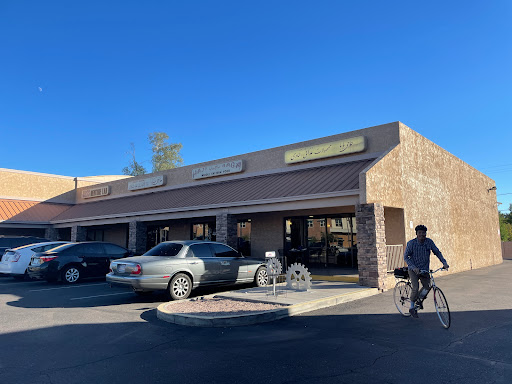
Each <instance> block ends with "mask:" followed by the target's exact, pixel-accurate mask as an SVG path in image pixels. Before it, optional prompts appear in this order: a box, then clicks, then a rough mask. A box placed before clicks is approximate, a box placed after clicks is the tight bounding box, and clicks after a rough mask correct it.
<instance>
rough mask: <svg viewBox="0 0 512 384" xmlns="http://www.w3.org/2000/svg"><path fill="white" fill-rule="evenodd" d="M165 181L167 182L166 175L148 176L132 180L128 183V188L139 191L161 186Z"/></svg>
mask: <svg viewBox="0 0 512 384" xmlns="http://www.w3.org/2000/svg"><path fill="white" fill-rule="evenodd" d="M165 182H166V179H165V175H160V176H155V177H148V178H147V179H142V180H136V181H130V182H129V183H128V190H129V191H137V190H139V189H146V188H153V187H160V186H161V185H164V184H165Z"/></svg>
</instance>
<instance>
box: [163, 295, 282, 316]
mask: <svg viewBox="0 0 512 384" xmlns="http://www.w3.org/2000/svg"><path fill="white" fill-rule="evenodd" d="M284 307H286V305H281V304H271V303H258V302H253V301H245V300H233V299H228V298H218V297H213V298H206V297H203V298H198V299H192V300H186V301H173V302H170V303H168V304H167V305H166V306H165V309H166V310H167V311H169V312H172V313H178V314H189V315H195V316H201V315H203V316H213V317H215V316H240V315H251V314H254V313H257V312H263V311H271V310H274V309H280V308H284Z"/></svg>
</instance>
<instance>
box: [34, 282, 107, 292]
mask: <svg viewBox="0 0 512 384" xmlns="http://www.w3.org/2000/svg"><path fill="white" fill-rule="evenodd" d="M94 285H108V284H107V283H97V284H87V285H68V286H66V287H54V288H41V289H31V290H30V291H29V292H40V291H52V290H54V289H69V288H84V287H92V286H94Z"/></svg>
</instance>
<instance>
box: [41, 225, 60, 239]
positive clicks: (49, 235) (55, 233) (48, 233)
mask: <svg viewBox="0 0 512 384" xmlns="http://www.w3.org/2000/svg"><path fill="white" fill-rule="evenodd" d="M44 237H45V238H46V239H48V240H51V241H57V240H59V230H58V229H57V228H46V229H45V230H44Z"/></svg>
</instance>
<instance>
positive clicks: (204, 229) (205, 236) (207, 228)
mask: <svg viewBox="0 0 512 384" xmlns="http://www.w3.org/2000/svg"><path fill="white" fill-rule="evenodd" d="M214 231H215V223H197V224H193V225H192V240H210V241H215V238H216V236H215V235H216V234H215V232H214Z"/></svg>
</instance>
